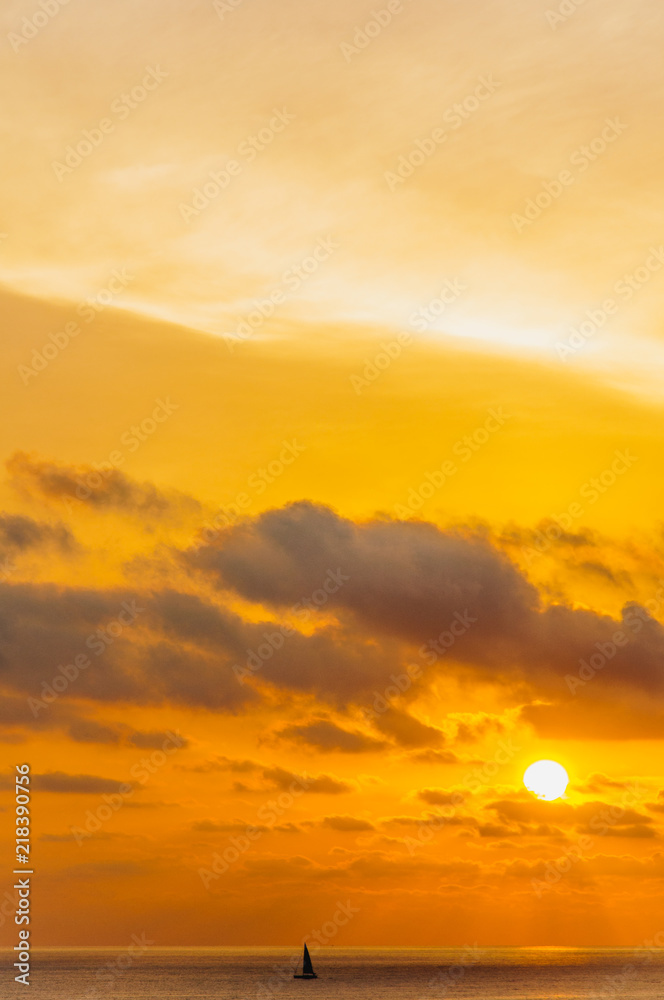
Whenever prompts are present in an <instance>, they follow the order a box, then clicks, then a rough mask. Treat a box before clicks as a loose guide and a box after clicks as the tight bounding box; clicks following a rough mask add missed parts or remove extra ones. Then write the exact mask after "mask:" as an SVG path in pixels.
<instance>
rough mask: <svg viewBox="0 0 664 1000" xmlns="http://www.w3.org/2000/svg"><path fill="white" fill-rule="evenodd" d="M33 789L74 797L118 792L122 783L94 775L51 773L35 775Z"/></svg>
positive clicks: (33, 776) (32, 781) (32, 782)
mask: <svg viewBox="0 0 664 1000" xmlns="http://www.w3.org/2000/svg"><path fill="white" fill-rule="evenodd" d="M31 784H32V787H33V788H34V789H35V790H37V791H40V792H57V793H62V794H74V795H102V794H104V793H105V792H117V790H118V788H119V787H120V785H122V784H124V782H122V781H114V780H113V779H112V778H100V777H98V776H97V775H94V774H66V773H65V772H64V771H49V772H47V773H45V774H33V775H32V780H31Z"/></svg>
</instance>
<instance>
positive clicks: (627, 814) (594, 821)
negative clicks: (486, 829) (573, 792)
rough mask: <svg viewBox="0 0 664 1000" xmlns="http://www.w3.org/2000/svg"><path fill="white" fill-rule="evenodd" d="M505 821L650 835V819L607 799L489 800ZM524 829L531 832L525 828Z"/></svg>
mask: <svg viewBox="0 0 664 1000" xmlns="http://www.w3.org/2000/svg"><path fill="white" fill-rule="evenodd" d="M485 808H486V809H490V810H493V811H494V812H496V813H497V814H498V816H499V817H500V819H501V820H502V821H503V822H505V823H517V824H522V825H523V827H522V828H525V827H527V826H528V825H529V824H534V825H535V826H540V825H543V826H546V825H547V824H549V823H555V824H557V825H558V826H560V827H573V828H575V829H576V830H577V831H578V832H583V833H587V834H590V835H591V836H610V837H635V836H636V837H653V836H655V835H656V834H655V831H654V829H652V823H653V819H652V817H650V816H646V815H644V814H643V813H640V812H638V810H636V809H634V808H632V807H630V806H626V805H625V806H623V805H618V804H616V803H607V802H584V803H583V804H582V805H572V804H571V803H568V802H561V801H555V802H541V801H539V800H536V799H525V798H524V799H511V800H510V799H502V800H498V801H496V802H491V803H489V804H488V805H487V806H486V807H485ZM528 832H532V831H530V830H528Z"/></svg>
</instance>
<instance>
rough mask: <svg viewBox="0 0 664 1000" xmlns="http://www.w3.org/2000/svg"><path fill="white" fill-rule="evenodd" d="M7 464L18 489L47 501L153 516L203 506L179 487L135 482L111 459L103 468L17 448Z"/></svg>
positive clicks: (198, 509) (190, 511) (22, 492)
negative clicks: (165, 488)
mask: <svg viewBox="0 0 664 1000" xmlns="http://www.w3.org/2000/svg"><path fill="white" fill-rule="evenodd" d="M6 467H7V471H8V472H9V474H10V482H11V483H12V485H13V486H14V487H15V489H17V490H18V491H19V492H20V493H21V494H23V495H27V496H29V497H31V498H33V499H38V500H42V501H45V502H46V503H53V502H55V503H67V504H68V505H71V504H84V505H85V506H87V507H90V508H92V509H96V510H117V511H121V512H122V513H125V514H127V513H128V514H136V515H140V516H148V515H149V516H151V517H160V516H165V515H167V514H173V513H175V512H176V511H182V512H187V513H195V512H197V511H200V509H201V508H200V504H199V503H198V501H196V500H194V499H193V498H192V497H189V496H187V495H186V494H184V493H178V492H176V491H171V492H169V493H165V492H163V491H161V490H159V489H157V487H156V486H154V485H153V484H152V483H147V482H144V483H139V482H136V480H134V479H131V478H130V477H129V476H127V475H125V474H124V473H123V472H120V471H119V470H118V469H117V468H114V467H113V466H111V465H110V464H109V463H104V465H103V468H102V467H100V468H95V467H94V466H91V465H77V466H74V465H66V464H65V463H63V462H54V461H49V460H47V459H40V458H37V457H36V456H34V455H28V454H26V453H25V452H22V451H17V452H15V453H14V454H13V455H12V456H11V457H10V458H9V459H8V460H7V462H6Z"/></svg>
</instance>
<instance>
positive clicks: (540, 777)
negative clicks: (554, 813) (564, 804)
mask: <svg viewBox="0 0 664 1000" xmlns="http://www.w3.org/2000/svg"><path fill="white" fill-rule="evenodd" d="M523 783H524V785H525V786H526V788H527V789H528V791H529V792H532V793H533V795H536V796H537V798H538V799H545V800H546V801H547V802H552V801H553V800H554V799H559V798H560V797H561V796H562V795H564V794H565V789H566V788H567V785H568V784H569V775H568V774H567V771H566V770H565V768H564V767H563V766H562V764H558V763H557V762H556V761H555V760H538V761H535V763H534V764H531V765H530V767H528V768H526V772H525V774H524V776H523Z"/></svg>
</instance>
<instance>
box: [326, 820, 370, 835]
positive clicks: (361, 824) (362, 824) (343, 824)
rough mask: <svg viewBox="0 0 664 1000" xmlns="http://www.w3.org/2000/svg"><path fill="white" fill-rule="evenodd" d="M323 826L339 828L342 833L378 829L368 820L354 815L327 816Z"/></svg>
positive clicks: (331, 828)
mask: <svg viewBox="0 0 664 1000" xmlns="http://www.w3.org/2000/svg"><path fill="white" fill-rule="evenodd" d="M321 826H323V827H326V828H327V829H328V830H338V831H339V832H340V833H360V832H364V831H368V830H375V829H376V827H375V826H374V825H373V823H369V821H368V820H365V819H355V817H354V816H326V817H325V819H324V820H323V821H322V823H321Z"/></svg>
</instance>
